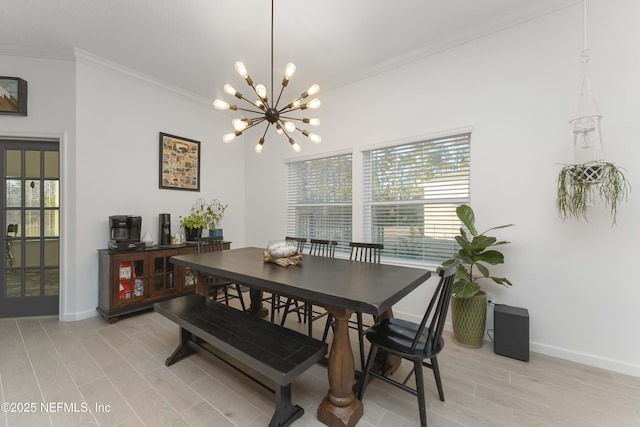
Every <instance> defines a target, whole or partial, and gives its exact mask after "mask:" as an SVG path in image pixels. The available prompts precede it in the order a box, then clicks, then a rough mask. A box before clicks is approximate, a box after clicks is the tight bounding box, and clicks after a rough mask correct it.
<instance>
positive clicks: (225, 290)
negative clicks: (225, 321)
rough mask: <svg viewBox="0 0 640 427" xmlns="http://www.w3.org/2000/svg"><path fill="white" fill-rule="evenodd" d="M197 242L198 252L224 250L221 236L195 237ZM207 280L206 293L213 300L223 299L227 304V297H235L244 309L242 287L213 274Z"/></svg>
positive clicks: (243, 309) (244, 309)
mask: <svg viewBox="0 0 640 427" xmlns="http://www.w3.org/2000/svg"><path fill="white" fill-rule="evenodd" d="M196 242H197V244H198V253H199V254H201V253H205V252H214V251H222V250H224V244H223V241H222V237H198V238H196ZM206 280H207V294H208V295H209V296H210V297H212V298H213V299H215V300H218V301H220V300H224V302H225V304H227V305H229V298H237V299H238V300H239V301H240V307H241V308H242V311H246V306H245V303H244V297H243V296H242V289H241V287H240V285H238V284H237V283H232V282H228V281H223V280H220V279H218V278H216V277H213V276H206ZM220 289H221V290H222V297H220V299H219V298H218V290H220ZM229 289H233V290H234V291H235V295H232V294H230V293H229Z"/></svg>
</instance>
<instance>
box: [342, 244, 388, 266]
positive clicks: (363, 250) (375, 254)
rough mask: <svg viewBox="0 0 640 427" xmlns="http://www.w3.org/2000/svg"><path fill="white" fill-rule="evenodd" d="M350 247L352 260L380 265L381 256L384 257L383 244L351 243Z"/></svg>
mask: <svg viewBox="0 0 640 427" xmlns="http://www.w3.org/2000/svg"><path fill="white" fill-rule="evenodd" d="M349 246H351V255H350V256H349V259H350V260H352V261H364V262H373V263H375V264H380V256H381V255H382V249H384V245H383V244H381V243H359V242H351V243H349Z"/></svg>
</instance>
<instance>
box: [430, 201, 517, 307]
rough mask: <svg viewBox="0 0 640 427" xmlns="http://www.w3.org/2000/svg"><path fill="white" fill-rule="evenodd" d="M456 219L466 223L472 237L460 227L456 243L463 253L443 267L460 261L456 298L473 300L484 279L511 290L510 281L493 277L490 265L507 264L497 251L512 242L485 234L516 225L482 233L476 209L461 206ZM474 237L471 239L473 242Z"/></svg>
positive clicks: (455, 256)
mask: <svg viewBox="0 0 640 427" xmlns="http://www.w3.org/2000/svg"><path fill="white" fill-rule="evenodd" d="M456 215H457V216H458V218H459V219H460V221H462V223H463V224H464V226H465V227H466V229H467V230H468V232H469V234H470V236H469V234H467V232H466V231H465V230H464V228H463V227H460V235H458V236H456V242H458V245H460V249H459V250H458V252H456V254H455V255H454V256H453V258H451V259H450V260H448V261H445V262H444V263H443V264H442V265H443V267H447V266H449V265H451V264H453V263H454V262H456V261H459V262H460V266H459V267H458V271H457V272H456V282H455V284H454V286H453V295H454V296H455V297H456V298H471V297H472V296H474V295H475V294H477V293H478V292H479V291H480V285H479V283H478V280H480V279H490V280H492V281H493V282H495V283H497V284H499V285H503V286H511V282H510V281H509V280H507V279H506V278H504V277H494V276H491V273H490V272H489V268H488V267H487V264H489V265H498V264H503V263H504V255H503V254H502V253H501V252H499V251H497V250H495V249H493V248H494V247H496V246H500V245H505V244H507V243H509V242H505V241H498V240H497V239H496V238H495V237H491V236H487V235H486V234H485V233H487V232H489V231H491V230H497V229H499V228H506V227H511V226H512V225H513V224H506V225H501V226H498V227H493V228H490V229H488V230H486V231H484V232H482V233H478V231H477V230H476V227H475V215H474V213H473V209H471V208H470V207H469V206H467V205H461V206H458V208H457V209H456ZM470 237H471V239H469V238H470ZM477 273H479V274H477Z"/></svg>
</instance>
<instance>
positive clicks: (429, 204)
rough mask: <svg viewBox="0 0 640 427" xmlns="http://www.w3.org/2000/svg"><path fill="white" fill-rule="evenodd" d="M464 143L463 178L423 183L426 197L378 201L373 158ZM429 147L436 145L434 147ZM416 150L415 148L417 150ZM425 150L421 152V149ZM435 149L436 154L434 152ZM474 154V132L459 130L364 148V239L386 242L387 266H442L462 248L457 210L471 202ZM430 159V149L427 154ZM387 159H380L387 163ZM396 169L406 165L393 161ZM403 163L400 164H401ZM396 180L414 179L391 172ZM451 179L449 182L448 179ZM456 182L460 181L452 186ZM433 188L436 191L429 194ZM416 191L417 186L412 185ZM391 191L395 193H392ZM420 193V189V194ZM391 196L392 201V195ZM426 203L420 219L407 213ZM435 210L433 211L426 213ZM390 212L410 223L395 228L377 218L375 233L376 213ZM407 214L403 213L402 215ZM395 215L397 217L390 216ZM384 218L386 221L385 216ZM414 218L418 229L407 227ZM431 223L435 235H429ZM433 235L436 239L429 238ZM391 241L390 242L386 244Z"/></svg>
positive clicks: (419, 171)
mask: <svg viewBox="0 0 640 427" xmlns="http://www.w3.org/2000/svg"><path fill="white" fill-rule="evenodd" d="M451 139H460V140H461V141H464V140H466V142H461V144H462V149H463V152H462V155H463V157H465V156H466V160H465V162H464V163H465V164H466V166H464V167H463V168H462V169H460V171H459V172H460V173H461V175H460V176H454V175H451V174H448V175H449V176H448V177H447V176H445V175H441V179H440V180H438V179H437V178H436V179H431V180H430V181H428V182H425V183H424V184H423V186H424V188H425V190H424V193H423V194H424V196H423V197H416V194H415V193H414V194H413V195H411V196H409V197H408V198H407V199H404V198H403V197H402V196H400V195H399V194H396V195H395V196H394V197H392V199H388V200H374V196H373V193H374V190H373V182H372V181H373V179H372V175H371V174H372V163H371V159H372V156H374V158H375V156H382V155H383V154H384V155H385V156H388V155H397V158H401V157H402V156H401V154H402V153H403V150H409V151H411V150H412V148H413V147H416V148H417V147H421V144H423V145H422V147H423V148H422V150H431V148H429V149H427V148H426V147H437V146H436V145H435V144H438V143H439V142H443V141H447V140H451ZM429 144H431V145H430V146H429ZM414 151H415V150H414ZM418 151H420V150H418ZM431 151H432V150H431ZM470 152H471V129H470V128H464V129H457V130H454V131H449V132H446V133H440V134H437V135H430V136H422V137H416V138H411V139H407V140H403V141H396V142H391V143H387V144H379V145H377V146H372V147H364V148H363V149H362V150H361V153H362V165H361V166H362V167H361V171H362V198H361V200H362V203H361V208H362V236H361V237H362V241H369V242H378V243H383V244H385V249H384V250H383V258H384V259H385V262H388V263H397V264H409V265H412V264H421V265H424V264H427V265H429V266H433V267H435V266H438V265H440V264H441V263H442V261H444V260H445V259H448V258H449V257H450V256H451V255H453V253H454V251H455V250H456V249H457V243H456V242H455V239H454V236H455V234H457V230H458V229H459V227H460V225H461V224H460V221H459V220H458V219H457V218H456V217H455V207H457V206H459V205H461V204H468V203H469V202H470V161H471V159H470ZM423 154H425V155H426V151H425V152H424V153H423ZM382 158H383V157H380V159H382ZM390 164H391V165H392V168H394V167H401V160H400V163H398V162H390ZM449 164H451V163H449ZM398 165H400V166H398ZM423 171H424V170H423V169H416V172H417V173H418V174H420V173H423ZM390 173H391V176H392V177H393V178H395V179H407V180H408V181H409V182H411V181H412V179H411V176H405V175H404V174H403V173H402V171H401V170H396V171H393V170H391V172H390ZM447 178H448V179H447ZM450 181H457V182H450ZM429 186H431V190H429ZM409 187H413V188H414V191H416V190H415V187H416V185H415V183H414V184H412V185H410V186H409ZM390 193H393V191H391V192H390ZM416 193H417V191H416ZM386 197H391V194H390V195H389V196H386ZM420 204H422V205H424V208H422V209H419V210H418V211H417V215H418V216H419V217H420V218H413V219H412V218H411V217H410V215H408V214H407V213H408V212H414V213H416V208H415V206H416V205H420ZM427 208H430V209H431V212H426V215H425V214H423V213H422V212H425V211H424V209H427ZM375 209H378V210H384V209H388V213H396V211H397V212H400V214H398V215H397V217H402V218H405V217H408V218H409V219H407V220H406V222H403V221H405V220H397V221H398V223H397V224H393V220H388V219H387V220H385V219H376V220H375V222H377V225H381V227H375V229H376V230H381V232H378V233H374V232H373V231H372V230H373V229H374V224H372V223H373V222H374V219H373V217H372V215H373V214H372V212H373V211H374V210H375ZM403 212H404V213H403ZM387 216H389V217H391V216H392V215H390V214H389V215H387ZM379 218H383V217H382V216H381V217H379ZM413 220H418V221H417V222H418V224H414V227H408V226H407V225H406V224H409V223H411V222H412V221H413ZM427 225H429V229H430V232H429V233H428V232H427ZM430 234H431V235H430ZM385 240H386V242H385Z"/></svg>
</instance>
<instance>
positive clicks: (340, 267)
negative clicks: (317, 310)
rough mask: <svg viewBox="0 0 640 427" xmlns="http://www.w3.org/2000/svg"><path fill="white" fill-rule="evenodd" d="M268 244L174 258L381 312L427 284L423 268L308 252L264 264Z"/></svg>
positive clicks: (263, 285)
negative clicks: (294, 261) (285, 263)
mask: <svg viewBox="0 0 640 427" xmlns="http://www.w3.org/2000/svg"><path fill="white" fill-rule="evenodd" d="M263 252H264V249H261V248H255V247H248V248H240V249H232V250H228V251H220V252H210V253H205V254H189V255H179V256H174V257H171V262H173V263H175V264H178V265H182V266H185V267H190V268H193V269H194V270H198V271H201V272H203V273H206V274H210V275H212V276H217V277H221V278H225V279H229V280H231V281H233V282H234V283H239V284H244V285H247V286H249V287H252V288H256V289H260V290H265V291H269V292H274V293H278V294H282V295H288V296H291V297H294V298H298V299H300V300H303V301H308V302H311V303H313V304H316V305H321V306H327V305H330V306H337V307H342V308H345V309H348V310H353V311H359V312H362V313H370V314H373V315H376V316H379V315H381V314H382V313H384V312H385V311H386V310H387V309H389V308H391V306H392V305H393V304H395V303H396V302H398V301H399V300H401V299H402V298H403V297H405V296H406V295H408V294H409V293H410V292H411V291H413V290H414V289H415V288H417V287H418V286H419V285H420V284H422V283H424V282H425V281H426V280H427V279H428V278H429V277H430V275H431V272H430V271H428V270H424V269H419V268H410V267H401V266H394V265H387V264H373V263H366V262H359V261H349V260H346V259H340V258H327V257H318V256H313V255H306V254H305V255H303V260H302V263H301V264H298V265H292V266H289V267H281V266H279V265H276V264H273V263H265V262H264V261H263V257H262V254H263Z"/></svg>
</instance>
